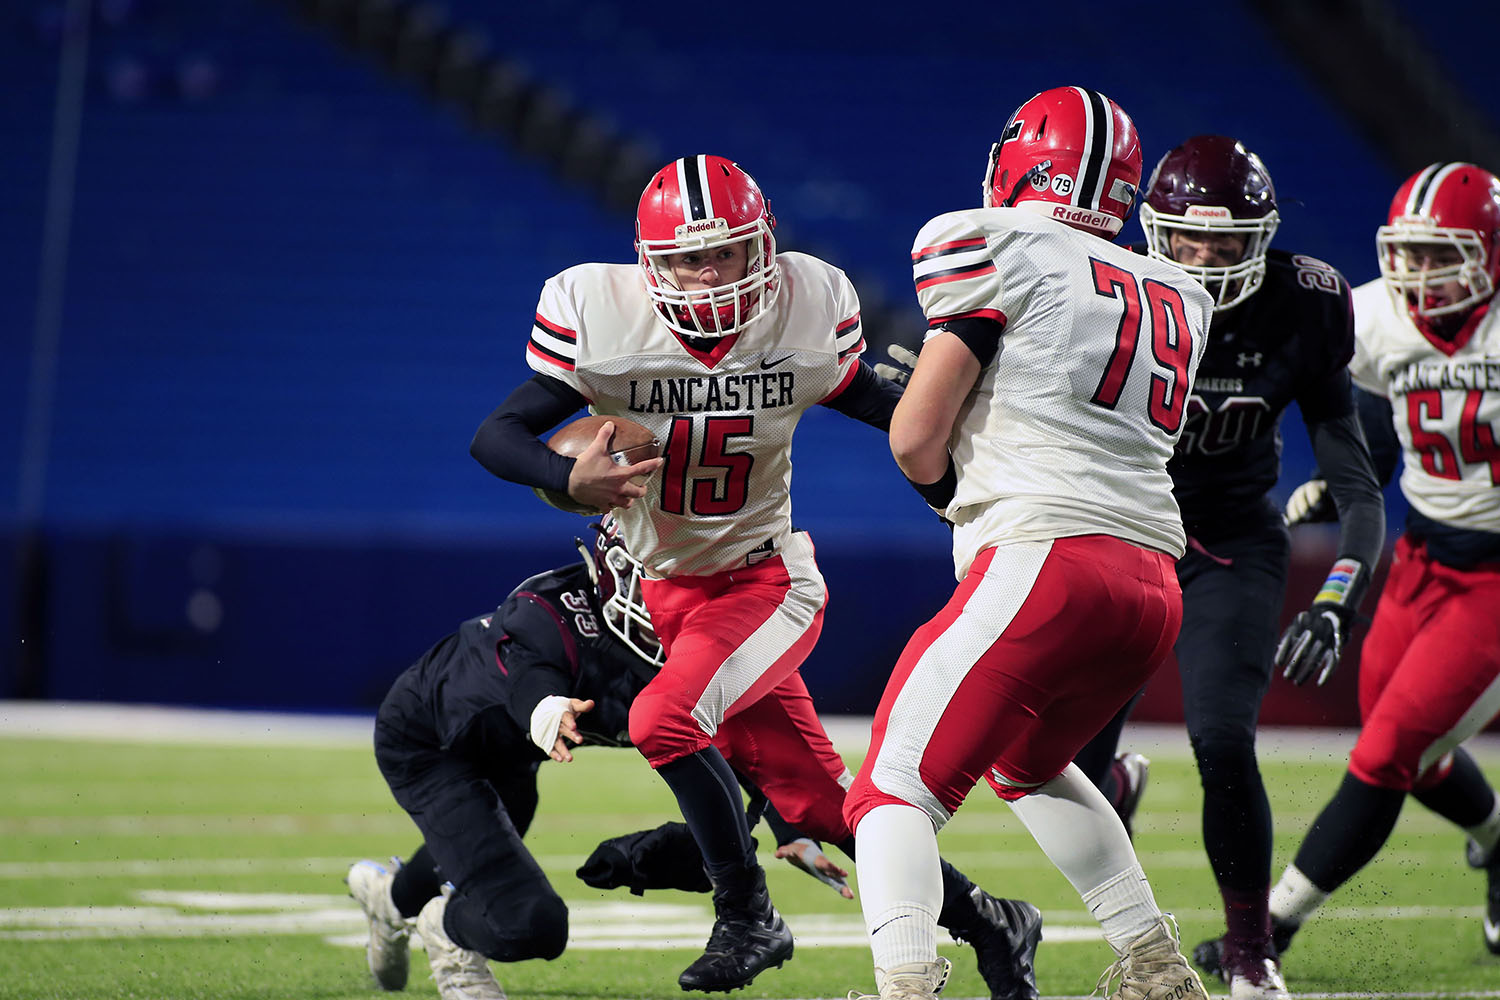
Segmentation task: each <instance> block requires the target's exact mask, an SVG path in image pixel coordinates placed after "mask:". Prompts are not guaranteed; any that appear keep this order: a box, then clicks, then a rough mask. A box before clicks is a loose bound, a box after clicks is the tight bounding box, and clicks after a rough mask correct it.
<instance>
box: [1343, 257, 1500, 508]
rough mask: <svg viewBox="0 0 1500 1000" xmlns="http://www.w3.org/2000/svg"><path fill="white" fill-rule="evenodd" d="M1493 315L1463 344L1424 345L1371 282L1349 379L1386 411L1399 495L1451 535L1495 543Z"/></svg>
mask: <svg viewBox="0 0 1500 1000" xmlns="http://www.w3.org/2000/svg"><path fill="white" fill-rule="evenodd" d="M1497 316H1500V310H1497V309H1496V308H1495V307H1494V306H1493V305H1492V306H1491V307H1490V310H1489V313H1488V314H1487V315H1486V316H1485V317H1484V318H1483V319H1481V320H1480V321H1479V324H1478V325H1477V326H1476V327H1475V329H1474V332H1473V333H1472V334H1471V335H1470V337H1469V339H1468V340H1466V341H1463V342H1461V343H1456V344H1454V343H1446V342H1444V341H1440V340H1429V339H1428V338H1427V337H1426V336H1424V335H1423V334H1422V332H1421V331H1420V330H1418V329H1417V327H1416V324H1414V323H1413V322H1412V321H1411V319H1410V317H1408V316H1407V315H1406V314H1405V313H1404V312H1401V313H1398V312H1397V311H1396V305H1395V303H1393V302H1392V301H1391V297H1390V295H1389V294H1388V293H1387V292H1386V289H1385V285H1384V283H1383V282H1382V281H1381V280H1380V279H1379V278H1377V279H1376V280H1374V281H1370V282H1366V283H1365V284H1363V285H1360V286H1359V287H1358V288H1356V289H1355V290H1354V338H1355V343H1354V360H1352V361H1350V362H1349V374H1350V375H1351V376H1352V377H1353V379H1354V384H1355V385H1357V386H1359V387H1360V388H1361V389H1364V390H1365V391H1366V392H1371V393H1374V394H1375V395H1377V396H1383V397H1385V398H1386V399H1388V400H1390V402H1391V416H1392V420H1393V422H1394V424H1395V429H1396V436H1397V437H1398V438H1399V439H1400V440H1401V452H1402V458H1403V460H1404V461H1403V462H1402V466H1403V468H1402V470H1401V492H1402V494H1404V495H1405V496H1406V500H1407V502H1408V503H1410V504H1411V505H1412V506H1413V507H1414V508H1416V509H1417V510H1418V511H1420V512H1421V513H1423V514H1425V515H1426V516H1428V517H1430V518H1432V519H1433V520H1434V521H1441V522H1443V523H1444V524H1451V525H1453V526H1454V527H1455V528H1466V529H1469V530H1473V531H1488V532H1492V533H1496V534H1500V485H1497V484H1500V318H1497Z"/></svg>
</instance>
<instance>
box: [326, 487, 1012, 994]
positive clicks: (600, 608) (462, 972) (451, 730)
mask: <svg viewBox="0 0 1500 1000" xmlns="http://www.w3.org/2000/svg"><path fill="white" fill-rule="evenodd" d="M597 528H598V534H599V538H598V545H597V547H596V549H595V551H594V552H593V553H592V554H591V553H590V552H589V550H588V549H587V547H586V546H584V545H583V544H582V543H581V542H580V543H579V546H580V551H581V552H582V554H583V555H584V557H585V559H584V561H583V562H580V563H575V564H573V565H571V566H565V567H562V568H559V569H554V570H549V571H547V572H545V573H539V574H537V575H536V576H533V577H530V578H529V579H527V580H525V581H524V582H522V583H521V584H520V586H518V587H517V588H516V589H515V590H514V591H512V592H511V594H510V595H509V596H508V597H507V598H506V599H505V601H504V602H503V603H502V604H501V605H500V606H499V607H498V608H497V609H496V610H495V611H494V612H493V613H490V614H486V615H480V616H478V617H475V618H471V619H469V620H468V621H466V622H464V623H463V624H462V625H461V626H459V628H458V630H457V631H455V632H453V633H451V634H450V635H448V636H446V637H444V638H443V639H441V640H439V641H438V642H437V643H436V644H435V645H434V646H433V647H432V648H431V649H430V650H428V651H427V653H425V654H424V655H423V656H422V657H421V658H420V659H419V660H418V661H417V662H416V663H414V664H413V665H412V666H411V667H409V668H408V669H407V670H406V671H405V672H404V673H402V674H401V676H400V677H399V678H397V680H396V681H395V683H394V684H393V685H392V687H391V690H390V692H389V693H388V694H387V695H386V698H385V700H384V702H383V703H382V704H381V707H380V711H379V713H378V714H377V716H376V722H375V758H376V762H377V763H378V765H379V767H380V771H381V774H382V775H383V776H384V777H385V779H386V782H387V783H388V784H389V785H390V788H391V793H392V795H393V796H394V797H395V799H396V801H397V802H398V803H399V804H400V805H401V807H402V808H404V809H405V810H406V811H407V812H408V813H409V814H410V815H411V817H412V819H413V820H414V821H415V822H416V824H417V827H418V829H420V830H421V831H422V835H423V838H424V843H423V845H422V846H421V847H420V848H419V849H418V850H417V852H416V853H415V854H414V855H413V856H412V858H411V859H410V860H408V861H407V862H406V863H405V864H404V865H397V866H394V868H393V869H392V868H387V867H386V866H383V865H380V864H378V863H376V862H373V861H360V862H357V863H355V864H354V865H353V866H352V867H351V868H350V869H349V873H348V876H347V882H348V885H349V891H350V894H351V895H352V896H354V898H355V899H356V900H358V901H359V903H360V906H361V908H362V909H363V910H364V912H365V914H366V916H367V918H368V919H369V925H370V938H369V944H368V947H367V952H366V954H367V958H368V961H369V966H370V971H371V973H372V974H373V975H374V976H375V979H376V981H377V983H379V985H380V986H381V987H383V988H384V989H388V990H399V989H402V988H404V987H405V985H406V981H407V976H408V961H409V948H410V946H409V938H410V933H411V929H412V923H413V920H414V921H415V925H416V928H417V931H418V933H419V934H420V935H421V937H422V940H423V944H424V946H425V947H426V950H427V956H428V960H429V962H430V963H431V965H432V971H433V979H434V980H435V981H436V984H437V987H438V992H439V995H440V996H441V997H442V998H443V1000H496V998H503V997H504V996H505V993H504V991H503V989H501V987H500V985H499V984H498V982H497V981H496V980H495V977H494V974H493V972H492V971H491V970H490V968H489V966H488V962H487V959H493V960H495V961H501V962H514V961H521V960H524V959H531V958H545V959H552V958H556V957H557V956H558V955H560V954H562V952H563V949H564V947H565V946H566V944H567V938H568V910H567V906H566V904H565V903H564V902H563V900H562V898H561V897H560V896H559V895H558V893H557V892H556V890H555V889H554V888H553V887H552V885H551V883H550V882H549V881H548V879H547V877H546V875H545V874H544V873H543V872H542V869H541V868H540V866H539V865H538V864H537V863H536V861H535V859H534V858H533V857H532V855H531V853H530V851H529V850H528V849H527V848H526V846H525V844H524V843H523V840H522V838H523V837H524V836H525V834H526V831H527V829H528V828H529V826H530V825H531V820H532V817H533V816H534V815H535V813H536V808H537V779H536V774H537V768H538V767H539V766H540V765H541V764H542V762H543V761H546V760H548V759H549V758H550V759H552V760H557V761H571V760H572V759H573V758H572V752H571V749H570V747H571V746H577V745H578V744H580V743H592V744H602V745H605V746H629V745H630V741H629V716H630V707H631V705H632V704H633V703H634V701H635V699H636V696H637V695H639V694H640V692H641V690H642V689H644V688H645V686H646V684H647V683H648V682H649V681H650V680H651V678H653V677H654V676H655V675H656V673H657V671H658V670H659V668H660V665H661V659H662V653H661V647H660V644H659V643H658V642H657V641H656V637H655V633H654V632H653V631H652V628H651V622H650V617H649V615H648V614H647V612H646V609H645V606H644V604H643V603H642V602H641V600H640V585H641V573H642V570H643V567H642V565H641V563H640V562H639V561H638V560H636V559H635V558H634V557H633V556H632V555H631V554H630V553H629V552H628V551H627V549H626V548H625V546H624V544H623V542H622V541H621V540H620V538H619V536H618V534H617V533H616V531H615V528H614V525H613V522H612V519H611V518H608V517H606V518H605V519H604V521H603V522H602V523H601V524H600V525H598V526H597ZM725 751H726V752H725V756H726V759H727V760H728V761H729V763H730V765H731V766H732V767H734V768H735V773H736V776H737V777H740V780H741V782H742V783H743V784H745V785H746V788H747V790H748V791H749V792H750V793H751V800H752V801H751V806H750V813H751V816H752V820H751V821H752V822H753V820H754V818H756V817H759V816H760V815H761V814H762V813H763V814H764V816H765V818H766V819H767V821H768V824H769V825H770V826H771V828H772V831H773V833H774V834H775V837H776V840H777V843H778V849H777V851H776V856H777V857H784V858H786V859H787V860H789V861H790V862H792V863H793V864H794V865H796V866H797V867H799V868H802V869H803V870H804V871H807V872H808V873H809V874H812V875H814V876H815V877H818V878H820V879H821V880H823V881H825V882H827V883H828V884H830V885H832V886H833V887H834V888H836V889H839V890H841V892H842V894H844V895H850V893H849V892H848V889H847V886H846V885H845V883H844V878H845V876H846V875H847V872H846V871H845V870H844V869H842V868H840V867H838V866H837V865H835V864H834V863H833V862H832V861H831V860H830V859H828V858H827V857H826V856H824V855H823V854H822V852H821V845H819V844H818V843H817V842H816V841H814V840H812V839H811V838H810V837H809V836H807V835H806V834H805V833H803V832H802V831H799V830H797V829H796V828H793V827H791V826H790V825H789V824H787V823H785V822H784V821H783V820H781V818H780V816H779V815H778V814H777V813H776V810H775V806H774V803H773V802H769V801H767V799H768V798H769V799H777V798H782V797H784V796H785V795H787V794H789V792H788V789H786V788H783V787H778V788H777V790H776V793H775V794H774V795H769V796H768V795H763V794H762V793H761V792H760V791H759V790H758V789H756V788H755V787H754V786H753V785H750V784H749V782H748V781H746V779H745V778H744V777H742V775H743V774H745V773H747V772H754V771H755V770H756V769H757V767H759V766H761V762H758V761H756V760H754V759H753V757H754V754H755V750H754V748H753V747H747V746H733V747H731V746H729V745H728V744H727V743H726V746H725ZM783 805H784V807H786V803H785V802H784V803H783ZM791 805H792V806H793V807H794V806H795V803H792V804H791ZM851 840H852V838H851ZM841 846H847V847H848V848H849V849H850V850H852V844H849V845H841ZM578 875H579V877H580V878H582V879H583V880H584V881H586V882H587V883H588V884H590V885H593V886H597V887H601V888H612V887H615V886H629V887H630V888H631V889H632V890H635V891H639V890H640V889H643V888H677V889H686V890H698V891H705V892H706V891H708V890H709V889H710V888H711V886H710V884H709V882H708V878H707V876H706V874H705V871H704V863H703V858H702V855H701V854H700V853H699V851H698V849H697V845H696V843H695V842H694V840H693V838H692V836H691V835H690V834H688V833H687V830H686V828H685V827H682V826H681V824H668V825H667V826H664V827H662V828H660V829H658V830H653V831H643V832H642V833H640V834H635V835H631V836H626V837H618V838H613V839H611V840H608V841H606V842H605V843H604V844H601V845H600V848H599V849H598V850H596V851H595V852H594V855H593V856H592V857H591V858H590V859H589V862H588V863H587V864H586V865H585V866H584V867H583V868H581V869H580V870H579V872H578ZM445 883H451V885H445ZM944 888H945V892H946V896H945V902H944V907H943V918H944V919H943V923H944V926H946V927H947V928H948V929H949V930H950V931H951V932H952V933H953V934H954V936H955V937H957V938H960V939H961V940H965V941H968V942H969V943H970V944H972V945H973V946H974V948H975V952H976V957H977V958H978V960H979V967H980V971H981V973H982V974H983V975H984V977H985V980H986V982H987V983H988V984H989V985H990V987H991V993H992V996H993V998H994V1000H1010V998H1012V997H1014V998H1017V1000H1031V998H1034V997H1035V996H1036V987H1035V973H1034V972H1033V971H1032V968H1031V962H1032V954H1033V951H1034V949H1035V945H1036V940H1035V939H1036V936H1037V935H1036V933H1035V932H1036V930H1037V928H1036V927H1031V926H1026V927H1021V928H1017V929H1014V930H1013V929H1011V928H1010V927H1009V926H1008V924H1007V919H1008V915H1009V914H1024V913H1025V912H1026V909H1024V908H1023V905H1022V904H1019V903H1016V902H1014V901H1009V900H997V899H994V898H993V897H990V896H989V895H988V894H986V893H984V892H983V891H982V890H981V889H979V888H978V887H977V886H975V885H974V884H973V883H972V882H970V881H969V880H968V879H967V878H966V877H965V876H964V875H963V874H962V873H960V872H959V871H958V870H957V869H954V868H952V867H951V866H947V865H945V866H944Z"/></svg>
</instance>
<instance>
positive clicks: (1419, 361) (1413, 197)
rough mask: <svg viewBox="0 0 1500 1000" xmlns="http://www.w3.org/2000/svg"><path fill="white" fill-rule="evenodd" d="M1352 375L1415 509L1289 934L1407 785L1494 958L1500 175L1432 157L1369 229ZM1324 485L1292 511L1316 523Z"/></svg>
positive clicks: (1364, 653)
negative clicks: (1479, 750)
mask: <svg viewBox="0 0 1500 1000" xmlns="http://www.w3.org/2000/svg"><path fill="white" fill-rule="evenodd" d="M1375 240H1376V247H1377V250H1378V251H1379V259H1380V273H1381V277H1380V280H1378V281H1373V282H1370V283H1369V284H1366V285H1361V286H1360V287H1359V288H1356V289H1355V290H1354V320H1355V339H1356V345H1355V352H1354V358H1353V360H1352V361H1351V362H1350V365H1349V368H1350V375H1351V376H1352V377H1353V380H1354V384H1355V385H1356V386H1357V387H1358V389H1359V390H1361V391H1360V393H1359V404H1360V417H1361V422H1362V423H1363V425H1364V430H1365V435H1366V436H1367V437H1368V438H1369V440H1370V452H1371V455H1372V456H1373V457H1374V459H1375V465H1376V474H1377V475H1378V476H1379V477H1380V479H1381V481H1382V482H1384V481H1386V480H1388V479H1389V478H1390V476H1391V473H1392V472H1393V471H1394V469H1395V466H1396V464H1397V462H1398V461H1400V462H1401V463H1402V465H1403V466H1404V469H1403V471H1402V473H1401V492H1402V493H1403V494H1404V495H1405V497H1406V500H1407V502H1408V504H1409V509H1408V511H1407V516H1406V525H1405V530H1404V531H1403V532H1402V534H1401V536H1400V537H1399V538H1398V539H1397V541H1396V546H1395V553H1394V555H1393V556H1392V558H1391V562H1390V568H1389V571H1388V572H1387V573H1386V578H1385V584H1384V586H1383V588H1382V590H1381V594H1380V602H1379V604H1377V605H1376V608H1375V616H1374V620H1373V621H1372V622H1371V624H1370V631H1369V633H1368V634H1367V635H1366V636H1365V641H1364V645H1363V647H1362V650H1361V657H1360V665H1359V711H1360V720H1361V728H1360V734H1359V739H1358V740H1357V741H1356V742H1355V744H1354V749H1353V751H1352V752H1351V753H1350V755H1349V765H1348V768H1347V771H1346V772H1345V774H1344V778H1343V782H1342V784H1341V785H1340V786H1339V789H1338V792H1337V793H1336V794H1335V795H1334V797H1333V798H1332V799H1331V800H1330V801H1329V802H1328V804H1327V805H1326V806H1325V807H1324V808H1323V811H1322V813H1321V814H1320V815H1319V816H1318V818H1317V819H1316V820H1315V821H1314V823H1313V824H1312V826H1311V827H1309V828H1308V832H1307V835H1306V837H1305V838H1304V840H1303V842H1302V846H1301V848H1299V849H1298V851H1297V856H1296V858H1295V860H1294V862H1293V864H1292V865H1291V866H1289V867H1288V868H1287V870H1286V873H1285V874H1283V875H1282V877H1281V880H1280V881H1279V882H1278V883H1277V884H1276V887H1275V888H1274V889H1273V890H1272V893H1271V917H1272V920H1273V921H1274V922H1275V923H1276V924H1277V928H1276V930H1277V939H1278V943H1279V944H1280V945H1282V946H1283V947H1284V946H1285V945H1286V944H1289V943H1290V941H1291V936H1292V934H1293V932H1295V931H1296V930H1297V928H1298V927H1300V926H1301V925H1302V923H1303V922H1304V921H1305V920H1307V918H1308V917H1310V916H1312V914H1313V913H1314V911H1316V910H1317V908H1318V907H1319V906H1320V905H1321V904H1322V903H1323V901H1324V900H1325V899H1327V898H1328V896H1329V895H1330V894H1331V893H1332V892H1333V891H1334V890H1335V889H1337V888H1338V887H1339V886H1341V885H1343V884H1344V882H1345V881H1347V880H1348V879H1349V878H1351V877H1353V876H1354V874H1355V873H1357V872H1358V871H1359V870H1360V868H1361V867H1363V865H1364V864H1365V863H1367V862H1368V861H1369V860H1371V859H1372V858H1373V857H1374V856H1375V854H1376V852H1377V851H1378V850H1379V849H1380V847H1381V846H1382V845H1383V844H1384V843H1385V840H1386V838H1387V837H1389V836H1390V833H1391V830H1392V829H1393V828H1394V827H1395V825H1396V819H1397V817H1398V816H1399V815H1400V812H1401V807H1402V804H1403V803H1404V802H1405V799H1406V796H1407V795H1408V794H1411V795H1414V796H1415V797H1416V798H1417V799H1419V800H1420V801H1421V802H1422V803H1423V804H1424V805H1426V806H1428V807H1429V808H1431V809H1433V810H1434V811H1435V812H1437V813H1438V814H1439V815H1441V816H1443V817H1444V818H1446V819H1448V820H1450V821H1451V822H1453V823H1454V824H1455V825H1457V826H1458V827H1460V828H1462V829H1463V830H1464V831H1465V832H1466V833H1468V835H1469V849H1468V858H1469V863H1470V864H1471V865H1472V866H1474V867H1476V868H1483V869H1485V872H1486V876H1487V881H1488V886H1487V892H1486V896H1485V902H1486V909H1485V919H1484V923H1483V932H1484V942H1485V946H1486V947H1487V948H1488V949H1489V951H1490V952H1492V953H1495V954H1500V798H1497V796H1496V794H1495V791H1494V789H1493V788H1491V787H1490V785H1489V782H1488V781H1486V780H1485V777H1484V774H1483V773H1482V772H1481V771H1480V769H1479V767H1478V766H1477V765H1476V764H1475V762H1474V760H1473V759H1472V758H1471V757H1469V755H1468V754H1467V753H1466V752H1465V751H1464V749H1463V747H1462V744H1463V742H1464V741H1465V740H1467V739H1468V738H1469V737H1471V736H1474V735H1475V734H1477V733H1478V732H1479V731H1480V730H1482V729H1484V728H1485V726H1487V725H1488V724H1489V723H1490V722H1491V721H1493V720H1494V719H1495V718H1496V717H1497V715H1500V611H1497V609H1500V318H1497V313H1496V309H1495V297H1496V291H1497V286H1500V178H1497V177H1496V176H1495V175H1494V174H1492V173H1490V172H1489V171H1487V170H1483V169H1481V168H1479V167H1477V166H1475V165H1474V164H1472V163H1433V164H1431V165H1429V166H1427V167H1425V168H1423V169H1422V170H1419V171H1417V172H1416V173H1415V174H1413V175H1412V176H1411V177H1409V178H1407V180H1406V181H1405V182H1404V183H1403V184H1402V185H1401V187H1400V188H1399V189H1397V191H1396V196H1395V197H1394V198H1393V199H1392V201H1391V207H1390V212H1389V214H1388V216H1387V222H1386V225H1384V226H1381V227H1380V229H1379V230H1378V231H1377V232H1376V237H1375ZM1320 492H1321V484H1320V483H1319V482H1318V481H1316V480H1315V481H1314V482H1311V483H1307V484H1305V485H1304V486H1302V487H1299V489H1298V490H1297V492H1296V493H1294V494H1293V496H1292V504H1296V505H1298V509H1297V510H1296V511H1294V510H1293V509H1292V504H1289V505H1288V512H1289V514H1291V513H1306V514H1307V515H1308V516H1309V519H1318V515H1319V513H1320V512H1321V508H1322V506H1323V505H1321V504H1319V503H1317V500H1316V498H1317V496H1318V494H1319V493H1320Z"/></svg>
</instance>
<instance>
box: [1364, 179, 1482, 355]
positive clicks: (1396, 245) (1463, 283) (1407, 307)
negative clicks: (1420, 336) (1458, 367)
mask: <svg viewBox="0 0 1500 1000" xmlns="http://www.w3.org/2000/svg"><path fill="white" fill-rule="evenodd" d="M1375 245H1376V247H1377V249H1378V250H1379V253H1380V276H1381V277H1382V278H1384V279H1385V287H1386V290H1387V291H1389V292H1390V293H1391V298H1392V299H1393V300H1394V301H1395V304H1396V310H1397V312H1406V313H1407V315H1409V316H1411V318H1412V321H1413V322H1415V323H1416V324H1417V326H1418V328H1420V329H1423V330H1425V331H1427V332H1428V333H1433V334H1436V335H1438V336H1443V335H1445V334H1451V333H1452V332H1453V331H1455V330H1457V329H1459V328H1460V327H1462V326H1464V325H1465V324H1466V323H1467V321H1468V320H1469V319H1470V318H1472V314H1473V313H1474V311H1475V310H1477V309H1478V308H1479V306H1481V305H1483V304H1485V303H1487V302H1489V301H1490V298H1491V297H1492V296H1493V295H1494V294H1495V288H1496V287H1497V285H1500V179H1497V178H1496V177H1495V175H1494V174H1492V173H1490V172H1489V171H1488V170H1482V169H1480V168H1479V167H1476V166H1475V165H1474V164H1472V163H1433V164H1431V165H1429V166H1427V167H1424V168H1423V169H1421V170H1419V171H1417V172H1416V173H1415V174H1413V175H1412V176H1410V177H1408V178H1407V179H1406V181H1405V183H1403V184H1402V185H1401V187H1400V188H1398V189H1397V191H1396V197H1395V198H1394V199H1393V200H1392V201H1391V210H1390V215H1389V217H1388V220H1387V223H1386V225H1384V226H1381V227H1380V229H1378V230H1377V231H1376V234H1375ZM1453 285H1456V286H1457V287H1458V288H1459V289H1460V291H1461V294H1458V295H1452V294H1449V293H1448V291H1447V290H1445V287H1444V286H1449V287H1451V286H1453Z"/></svg>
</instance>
